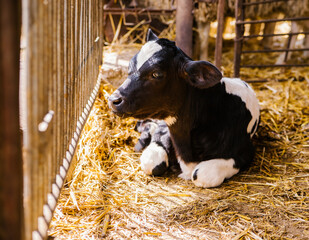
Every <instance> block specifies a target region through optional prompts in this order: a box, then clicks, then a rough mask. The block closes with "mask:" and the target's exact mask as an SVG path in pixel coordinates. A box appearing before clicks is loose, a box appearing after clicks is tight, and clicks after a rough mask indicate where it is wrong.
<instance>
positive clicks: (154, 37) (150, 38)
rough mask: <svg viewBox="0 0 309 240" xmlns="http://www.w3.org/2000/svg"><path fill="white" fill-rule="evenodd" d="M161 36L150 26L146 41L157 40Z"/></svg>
mask: <svg viewBox="0 0 309 240" xmlns="http://www.w3.org/2000/svg"><path fill="white" fill-rule="evenodd" d="M158 39H159V38H158V37H157V35H156V34H154V33H153V31H152V30H151V29H150V28H149V29H148V32H147V36H146V41H147V42H148V41H156V40H158Z"/></svg>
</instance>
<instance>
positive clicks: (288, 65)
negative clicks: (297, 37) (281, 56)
mask: <svg viewBox="0 0 309 240" xmlns="http://www.w3.org/2000/svg"><path fill="white" fill-rule="evenodd" d="M308 66H309V64H305V63H304V64H265V65H262V64H261V65H241V66H240V67H241V68H267V67H308Z"/></svg>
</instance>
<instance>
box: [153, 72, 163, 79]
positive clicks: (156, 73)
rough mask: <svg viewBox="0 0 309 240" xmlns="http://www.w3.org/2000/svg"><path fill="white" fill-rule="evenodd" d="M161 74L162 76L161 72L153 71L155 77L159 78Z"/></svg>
mask: <svg viewBox="0 0 309 240" xmlns="http://www.w3.org/2000/svg"><path fill="white" fill-rule="evenodd" d="M160 76H161V74H160V73H159V72H153V73H152V77H153V78H159V77H160Z"/></svg>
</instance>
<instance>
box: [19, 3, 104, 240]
mask: <svg viewBox="0 0 309 240" xmlns="http://www.w3.org/2000/svg"><path fill="white" fill-rule="evenodd" d="M22 7H23V24H22V27H23V33H24V36H23V38H24V39H25V46H26V47H25V49H24V50H23V51H25V53H24V54H25V60H24V66H23V69H24V72H23V73H22V77H21V86H22V87H21V105H22V106H23V108H22V115H23V116H22V119H23V120H22V121H23V124H22V125H23V127H24V129H23V154H24V226H25V239H27V240H28V239H45V238H46V237H47V230H48V225H49V223H50V221H51V219H52V214H53V211H54V209H55V207H56V202H57V199H58V197H59V194H60V189H61V187H62V185H63V183H64V180H65V177H66V175H67V172H68V170H69V166H70V164H71V161H72V158H73V155H74V151H75V148H76V145H77V141H78V138H79V135H80V133H81V131H82V128H83V125H84V123H85V121H86V119H87V116H88V114H89V112H90V109H91V107H92V105H93V103H94V100H95V97H96V94H97V92H98V90H99V85H100V78H99V77H98V73H99V65H100V64H101V59H102V46H103V36H102V34H103V29H102V28H103V26H102V24H103V1H102V0H53V1H51V0H44V1H43V0H23V1H22Z"/></svg>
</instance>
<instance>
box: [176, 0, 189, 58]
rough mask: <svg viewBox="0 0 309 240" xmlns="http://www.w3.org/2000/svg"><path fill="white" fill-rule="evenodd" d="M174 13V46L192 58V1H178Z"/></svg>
mask: <svg viewBox="0 0 309 240" xmlns="http://www.w3.org/2000/svg"><path fill="white" fill-rule="evenodd" d="M177 4H178V7H177V12H176V45H177V46H178V47H179V48H180V49H182V50H183V51H184V52H185V53H186V54H187V55H188V56H189V57H191V56H192V26H193V14H192V8H193V2H192V0H178V3H177Z"/></svg>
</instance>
